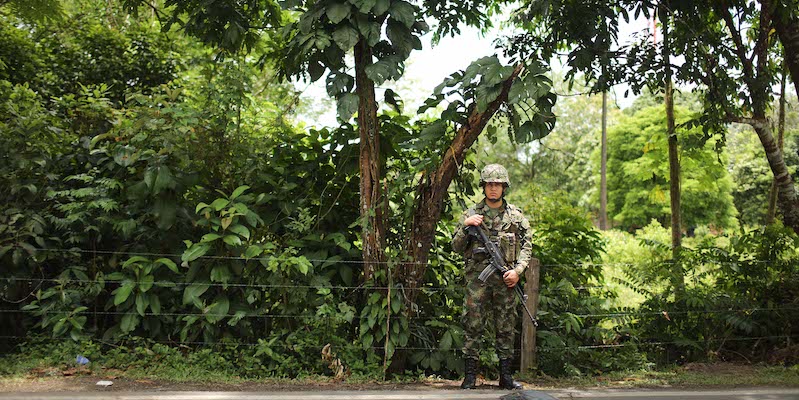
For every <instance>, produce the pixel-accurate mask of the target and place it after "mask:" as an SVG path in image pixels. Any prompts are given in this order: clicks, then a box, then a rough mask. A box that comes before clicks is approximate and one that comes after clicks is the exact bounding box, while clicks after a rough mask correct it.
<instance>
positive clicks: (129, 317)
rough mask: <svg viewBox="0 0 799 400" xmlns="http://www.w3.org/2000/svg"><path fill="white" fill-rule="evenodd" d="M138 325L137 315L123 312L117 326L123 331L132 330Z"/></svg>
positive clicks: (128, 331)
mask: <svg viewBox="0 0 799 400" xmlns="http://www.w3.org/2000/svg"><path fill="white" fill-rule="evenodd" d="M138 325H139V316H138V315H136V314H134V313H130V314H125V315H124V316H123V317H122V320H121V321H120V322H119V328H120V329H121V330H122V332H123V333H130V332H133V331H134V330H135V329H136V327H137V326H138Z"/></svg>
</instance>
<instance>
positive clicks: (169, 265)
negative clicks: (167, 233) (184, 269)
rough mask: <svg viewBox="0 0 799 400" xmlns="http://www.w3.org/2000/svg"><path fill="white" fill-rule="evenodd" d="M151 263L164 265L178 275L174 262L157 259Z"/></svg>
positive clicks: (166, 259) (178, 271)
mask: <svg viewBox="0 0 799 400" xmlns="http://www.w3.org/2000/svg"><path fill="white" fill-rule="evenodd" d="M153 263H158V264H164V265H166V267H167V268H169V269H170V270H172V272H174V273H176V274H177V273H180V270H178V266H177V264H175V262H174V261H172V260H170V259H168V258H159V259H157V260H155V261H153Z"/></svg>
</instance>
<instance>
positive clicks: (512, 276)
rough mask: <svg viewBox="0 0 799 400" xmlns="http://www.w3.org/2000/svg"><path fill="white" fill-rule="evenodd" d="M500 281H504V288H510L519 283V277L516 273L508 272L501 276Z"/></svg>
mask: <svg viewBox="0 0 799 400" xmlns="http://www.w3.org/2000/svg"><path fill="white" fill-rule="evenodd" d="M502 280H503V281H505V286H507V287H509V288H512V287H514V286H516V284H517V283H519V275H518V274H517V273H516V271H514V270H510V271H508V272H505V273H504V274H503V275H502Z"/></svg>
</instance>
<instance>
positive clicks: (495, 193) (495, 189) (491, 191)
mask: <svg viewBox="0 0 799 400" xmlns="http://www.w3.org/2000/svg"><path fill="white" fill-rule="evenodd" d="M503 190H505V185H503V184H502V183H500V182H486V184H485V186H484V188H483V191H484V192H485V195H486V198H488V200H491V201H499V199H501V198H502V191H503Z"/></svg>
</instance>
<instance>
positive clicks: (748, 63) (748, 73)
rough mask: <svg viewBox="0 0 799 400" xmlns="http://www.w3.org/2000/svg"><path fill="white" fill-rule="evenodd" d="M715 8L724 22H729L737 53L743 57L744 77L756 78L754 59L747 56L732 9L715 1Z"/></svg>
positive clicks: (728, 25) (748, 78)
mask: <svg viewBox="0 0 799 400" xmlns="http://www.w3.org/2000/svg"><path fill="white" fill-rule="evenodd" d="M713 8H714V9H715V10H716V12H718V13H719V14H720V15H721V16H722V18H723V19H724V22H725V23H726V24H727V28H728V29H729V30H730V36H732V41H733V42H734V43H735V53H736V54H738V58H740V59H741V63H742V64H743V68H744V79H747V80H752V79H754V78H755V72H754V67H753V66H752V60H750V59H749V58H747V57H746V48H745V47H744V44H743V41H742V40H741V32H740V31H739V30H738V28H736V27H735V22H734V21H733V20H732V14H730V10H729V9H727V8H726V7H724V6H723V5H719V4H717V3H714V7H713Z"/></svg>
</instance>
